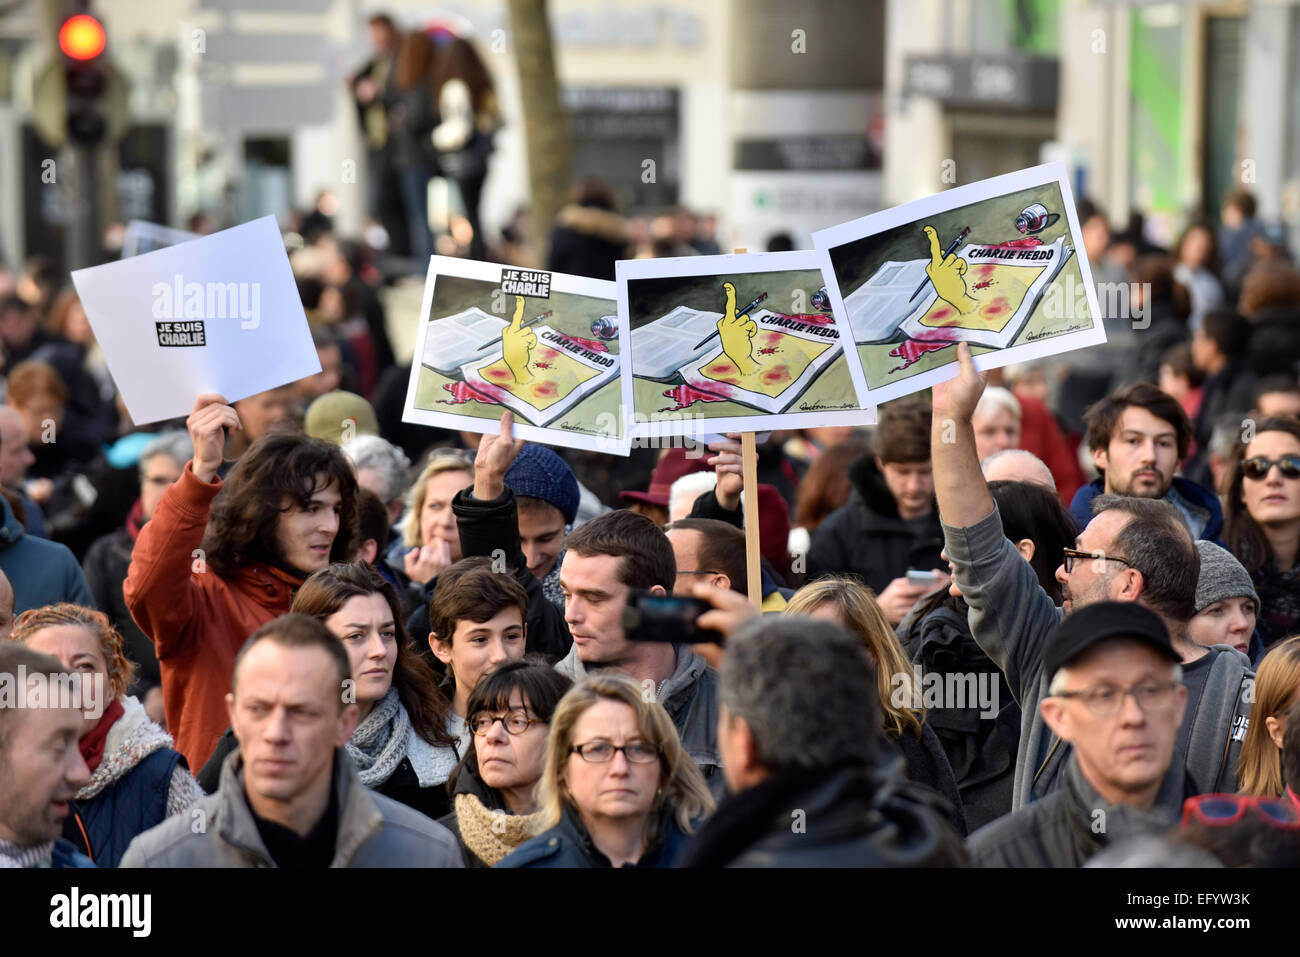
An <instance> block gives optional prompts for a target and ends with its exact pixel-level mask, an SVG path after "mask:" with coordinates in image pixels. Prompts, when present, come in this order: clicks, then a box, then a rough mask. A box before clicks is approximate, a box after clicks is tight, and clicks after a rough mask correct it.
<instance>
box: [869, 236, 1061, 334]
mask: <svg viewBox="0 0 1300 957" xmlns="http://www.w3.org/2000/svg"><path fill="white" fill-rule="evenodd" d="M1073 252H1074V250H1073V249H1072V248H1071V247H1069V246H1067V245H1065V237H1064V236H1062V237H1060V238H1058V239H1057V240H1056V241H1055V242H1053V243H1051V244H1050V245H1025V244H1023V242H1021V243H1016V242H1012V243H1004V244H997V245H989V244H985V243H968V244H967V245H965V246H964V247H962V248H961V249H960V250H959V251H958V252H957V255H958V256H959V257H960V258H961V259H964V260H965V261H966V263H967V266H968V269H967V272H966V275H965V279H966V288H967V292H968V294H969V295H970V296H971V298H973V299H974V300H976V301H977V302H978V303H979V306H978V308H977V309H974V310H973V311H971V312H968V313H966V314H964V315H963V314H961V313H959V312H958V311H957V309H955V308H954V307H953V306H952V305H951V304H950V303H948V302H945V301H944V300H942V299H940V298H939V296H938V293H937V292H936V291H935V288H934V286H933V284H931V283H928V282H926V279H927V274H926V271H925V267H926V265H927V263H929V262H930V260H928V259H913V260H909V261H906V262H896V261H889V262H885V263H882V264H881V265H880V267H879V268H878V269H877V270H876V271H875V272H874V273H872V275H871V276H870V277H869V278H868V279H867V281H866V282H865V283H863V284H862V285H861V286H859V287H858V288H857V289H855V290H854V291H853V292H852V293H850V294H849V295H848V297H846V298H845V300H844V306H845V309H846V311H847V312H848V316H849V326H850V328H851V329H852V330H853V338H854V341H855V342H861V343H867V342H885V341H888V340H890V339H892V338H894V336H895V335H896V334H897V333H898V332H899V331H902V332H903V333H904V334H906V335H907V336H909V337H911V338H915V339H933V338H936V337H937V336H938V335H942V337H943V338H944V339H948V340H951V341H953V342H970V343H973V344H975V345H982V346H990V347H992V348H996V349H1005V348H1006V347H1007V346H1009V345H1010V344H1011V343H1012V342H1013V341H1014V340H1015V338H1016V336H1018V335H1019V334H1020V331H1021V329H1023V328H1024V325H1025V323H1026V322H1027V321H1028V320H1029V317H1030V315H1031V314H1032V313H1033V311H1034V308H1035V307H1036V306H1037V305H1038V301H1039V299H1040V298H1041V297H1042V295H1043V291H1044V290H1045V289H1046V288H1047V286H1048V285H1049V284H1050V283H1051V281H1052V280H1053V279H1054V278H1056V275H1057V273H1059V272H1060V271H1061V268H1062V267H1063V266H1064V265H1065V264H1066V262H1067V261H1068V260H1069V258H1070V256H1071V255H1072V254H1073ZM923 283H924V284H925V286H924V291H923V292H922V293H921V294H920V295H919V296H916V298H915V299H912V300H911V301H909V299H910V297H912V296H913V295H914V294H915V293H916V289H917V287H918V286H919V285H921V284H923Z"/></svg>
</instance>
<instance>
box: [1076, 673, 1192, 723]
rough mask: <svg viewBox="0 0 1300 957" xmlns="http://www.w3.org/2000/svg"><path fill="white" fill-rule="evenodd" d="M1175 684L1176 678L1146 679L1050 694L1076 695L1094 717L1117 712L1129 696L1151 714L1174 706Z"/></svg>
mask: <svg viewBox="0 0 1300 957" xmlns="http://www.w3.org/2000/svg"><path fill="white" fill-rule="evenodd" d="M1178 685H1179V683H1178V682H1177V681H1163V682H1158V681H1147V682H1144V683H1143V684H1140V685H1134V686H1133V687H1132V688H1117V687H1115V686H1114V685H1101V686H1099V687H1096V688H1085V689H1084V690H1082V691H1062V692H1059V693H1058V694H1056V695H1054V696H1053V697H1056V698H1078V699H1079V700H1081V701H1082V702H1083V703H1084V706H1085V707H1087V709H1088V710H1089V711H1091V712H1092V713H1093V714H1095V715H1097V717H1099V718H1109V717H1111V716H1112V715H1114V714H1116V713H1117V712H1118V711H1119V709H1120V705H1121V704H1123V702H1124V699H1125V698H1127V697H1128V696H1129V695H1132V696H1133V699H1134V700H1135V701H1137V703H1138V707H1139V708H1141V709H1142V710H1143V711H1145V712H1146V713H1147V714H1155V713H1157V712H1161V711H1168V710H1169V709H1170V708H1172V707H1173V706H1174V689H1175V688H1177V687H1178Z"/></svg>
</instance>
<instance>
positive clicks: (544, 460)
mask: <svg viewBox="0 0 1300 957" xmlns="http://www.w3.org/2000/svg"><path fill="white" fill-rule="evenodd" d="M506 487H507V488H508V489H510V490H511V491H512V492H514V493H515V494H516V495H527V496H529V497H531V498H540V499H541V500H542V501H543V502H547V503H549V504H551V505H554V506H555V507H556V508H558V509H559V510H560V514H562V515H563V516H564V521H565V523H566V524H569V525H572V524H573V520H574V519H575V518H577V516H578V480H577V479H576V478H574V477H573V469H571V468H569V463H567V462H566V461H564V459H562V458H560V457H559V456H558V455H556V454H555V453H554V452H552V451H551V450H550V449H548V448H547V447H546V446H544V445H533V444H531V443H529V444H528V445H525V446H524V447H523V450H522V451H521V452H520V453H519V455H518V456H516V458H515V461H514V464H512V465H511V466H510V468H509V469H507V470H506Z"/></svg>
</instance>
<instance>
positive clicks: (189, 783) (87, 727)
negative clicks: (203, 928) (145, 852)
mask: <svg viewBox="0 0 1300 957" xmlns="http://www.w3.org/2000/svg"><path fill="white" fill-rule="evenodd" d="M9 638H10V641H16V642H19V643H20V644H23V645H26V646H27V647H28V648H31V649H32V650H33V651H39V652H42V653H43V654H47V655H52V656H53V657H55V658H57V659H59V661H61V662H62V663H63V666H64V667H65V668H67V669H68V671H69V672H71V673H72V674H78V675H81V676H82V680H83V681H87V682H89V683H90V685H91V688H92V689H94V690H93V693H94V695H95V700H93V701H90V702H83V703H85V704H87V707H86V708H85V709H84V717H83V719H82V727H81V731H80V735H81V737H80V740H79V742H78V747H79V749H80V751H81V756H82V758H84V759H85V762H86V766H87V767H89V768H90V772H91V776H90V780H89V781H88V782H87V783H86V785H85V786H84V787H83V788H82V789H81V790H80V791H78V792H77V795H76V797H75V798H73V800H72V801H71V808H70V810H69V813H68V816H67V817H66V818H65V819H64V822H63V836H64V837H65V838H66V839H67V840H69V841H71V842H72V843H73V845H74V846H75V847H76V849H77V850H78V851H79V852H81V853H82V854H85V855H86V856H87V857H89V858H90V859H91V860H93V861H94V862H95V864H96V865H97V866H99V867H117V865H118V862H119V861H121V859H122V855H123V854H125V853H126V849H127V846H128V845H129V844H130V843H131V841H132V840H133V839H134V838H135V837H136V836H137V835H140V834H142V833H144V832H145V831H147V830H149V829H150V828H152V827H155V826H157V825H159V824H161V823H162V822H163V821H165V820H166V819H167V818H169V817H171V816H172V815H174V814H180V813H181V812H183V811H185V810H186V809H187V808H188V807H189V806H190V805H191V804H193V803H194V802H195V801H197V800H198V799H199V798H201V797H202V796H203V791H202V790H201V789H200V788H199V785H198V783H197V782H196V781H195V780H194V778H193V776H191V774H190V772H189V769H188V768H187V766H186V764H185V759H184V758H183V757H182V756H181V755H180V754H179V753H178V752H177V751H176V750H175V749H174V748H173V747H172V738H171V735H169V734H168V733H167V732H166V731H164V730H163V729H162V728H160V727H159V726H158V725H156V724H154V723H153V722H152V721H150V720H149V717H148V715H146V714H145V711H144V706H143V705H142V704H140V702H139V701H137V700H136V699H135V698H133V697H131V696H130V695H128V694H127V693H126V689H127V687H128V686H129V685H130V684H131V677H132V675H134V673H135V665H134V664H132V662H131V661H130V659H128V658H127V657H126V653H125V652H124V651H123V649H122V636H121V635H120V634H119V633H118V631H117V629H116V628H114V627H113V624H112V622H110V621H109V620H108V616H107V615H105V614H104V613H103V612H99V611H95V610H94V609H93V608H85V607H83V606H81V605H73V604H71V603H68V602H61V603H60V604H57V605H46V606H45V607H43V608H33V609H31V610H29V611H25V612H23V614H22V615H21V617H19V619H18V620H17V621H16V622H15V623H14V627H13V633H12V634H11V635H10V636H9Z"/></svg>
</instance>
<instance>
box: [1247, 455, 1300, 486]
mask: <svg viewBox="0 0 1300 957" xmlns="http://www.w3.org/2000/svg"><path fill="white" fill-rule="evenodd" d="M1274 465H1276V466H1277V467H1278V468H1279V469H1280V470H1281V472H1282V477H1283V478H1288V479H1293V478H1300V455H1283V456H1282V457H1281V458H1276V459H1266V458H1264V456H1262V455H1257V456H1255V457H1254V458H1250V459H1245V460H1244V461H1243V462H1242V463H1241V474H1242V475H1244V476H1246V478H1248V479H1253V480H1254V481H1256V482H1258V481H1260V480H1261V479H1264V478H1267V477H1268V473H1269V472H1271V471H1272V470H1273V466H1274Z"/></svg>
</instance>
